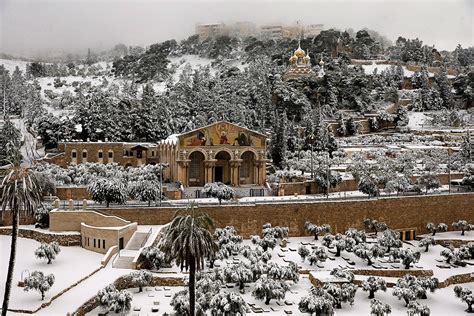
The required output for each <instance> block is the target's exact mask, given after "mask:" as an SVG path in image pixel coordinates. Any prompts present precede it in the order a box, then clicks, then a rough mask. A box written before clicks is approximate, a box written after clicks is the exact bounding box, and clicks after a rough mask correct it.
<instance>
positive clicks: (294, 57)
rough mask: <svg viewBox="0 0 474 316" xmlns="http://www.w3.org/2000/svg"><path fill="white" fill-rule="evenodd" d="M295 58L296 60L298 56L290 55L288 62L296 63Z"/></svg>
mask: <svg viewBox="0 0 474 316" xmlns="http://www.w3.org/2000/svg"><path fill="white" fill-rule="evenodd" d="M297 60H298V57H297V56H296V55H293V56H291V57H290V59H289V62H290V63H292V64H294V63H296V61H297Z"/></svg>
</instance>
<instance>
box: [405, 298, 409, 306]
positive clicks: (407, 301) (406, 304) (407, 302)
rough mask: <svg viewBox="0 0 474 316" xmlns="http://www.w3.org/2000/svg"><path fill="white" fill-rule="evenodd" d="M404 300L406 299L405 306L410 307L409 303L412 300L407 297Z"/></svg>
mask: <svg viewBox="0 0 474 316" xmlns="http://www.w3.org/2000/svg"><path fill="white" fill-rule="evenodd" d="M404 300H405V307H408V304H409V303H410V301H409V300H408V299H407V298H404Z"/></svg>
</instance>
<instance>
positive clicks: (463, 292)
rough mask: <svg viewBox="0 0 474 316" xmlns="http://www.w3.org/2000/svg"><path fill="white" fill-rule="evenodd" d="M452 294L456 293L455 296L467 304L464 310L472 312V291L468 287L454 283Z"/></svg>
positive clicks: (473, 302)
mask: <svg viewBox="0 0 474 316" xmlns="http://www.w3.org/2000/svg"><path fill="white" fill-rule="evenodd" d="M454 294H455V295H456V297H458V298H460V299H461V301H463V302H464V303H466V304H467V309H466V312H468V313H473V312H474V310H473V309H472V305H473V304H474V296H473V295H472V291H471V290H470V289H468V288H466V287H465V288H463V287H461V286H459V285H456V286H455V287H454Z"/></svg>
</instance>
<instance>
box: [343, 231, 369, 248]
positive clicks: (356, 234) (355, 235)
mask: <svg viewBox="0 0 474 316" xmlns="http://www.w3.org/2000/svg"><path fill="white" fill-rule="evenodd" d="M345 235H346V237H348V238H352V239H353V240H354V241H355V243H356V245H358V244H360V243H363V242H365V241H366V239H367V236H366V234H365V231H363V230H357V229H355V228H349V229H348V230H346V233H345Z"/></svg>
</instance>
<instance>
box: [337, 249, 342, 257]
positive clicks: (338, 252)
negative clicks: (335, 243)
mask: <svg viewBox="0 0 474 316" xmlns="http://www.w3.org/2000/svg"><path fill="white" fill-rule="evenodd" d="M340 256H341V248H339V247H336V257H340Z"/></svg>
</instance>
